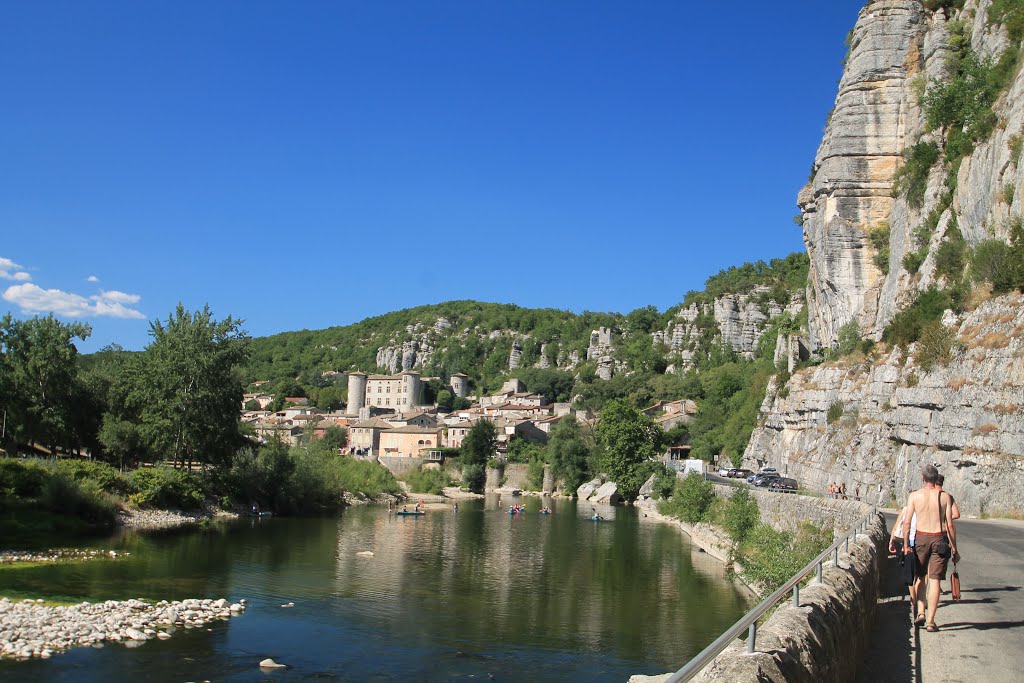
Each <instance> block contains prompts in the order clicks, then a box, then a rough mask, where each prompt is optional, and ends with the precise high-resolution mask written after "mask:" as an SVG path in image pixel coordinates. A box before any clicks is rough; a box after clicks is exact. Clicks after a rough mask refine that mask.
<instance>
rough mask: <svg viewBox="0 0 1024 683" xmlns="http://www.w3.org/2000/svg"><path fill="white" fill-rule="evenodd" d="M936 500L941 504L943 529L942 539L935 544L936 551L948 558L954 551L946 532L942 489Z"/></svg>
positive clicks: (940, 555)
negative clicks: (951, 549)
mask: <svg viewBox="0 0 1024 683" xmlns="http://www.w3.org/2000/svg"><path fill="white" fill-rule="evenodd" d="M936 502H937V503H938V504H939V526H940V528H941V529H942V540H941V541H939V542H938V543H936V544H935V553H936V554H937V555H938V556H939V557H941V558H942V559H944V560H947V559H949V557H950V555H952V554H953V553H952V552H951V551H950V548H949V536H948V535H947V534H946V516H945V515H944V514H942V491H939V495H938V496H937V497H936Z"/></svg>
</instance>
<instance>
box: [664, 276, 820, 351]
mask: <svg viewBox="0 0 1024 683" xmlns="http://www.w3.org/2000/svg"><path fill="white" fill-rule="evenodd" d="M802 307H803V297H802V296H801V295H799V294H797V295H793V296H789V295H788V294H787V296H786V297H785V300H783V301H781V302H780V301H778V300H776V298H772V291H771V289H770V288H769V287H766V286H758V287H754V288H753V289H752V290H750V291H749V292H734V293H727V294H723V295H721V296H718V297H715V299H713V300H712V301H711V302H709V303H691V304H689V305H687V306H684V307H683V308H681V309H680V310H679V312H678V313H677V314H676V316H675V318H674V319H673V320H672V321H671V322H669V324H668V325H667V326H666V328H665V329H664V330H658V331H656V332H654V334H653V337H654V344H655V345H656V346H661V345H664V346H665V347H667V348H668V351H669V353H670V354H672V355H678V356H679V358H680V360H681V365H682V366H683V368H684V369H685V368H688V367H690V366H692V364H693V361H694V358H695V354H696V353H697V349H698V347H699V345H700V342H701V339H702V337H704V336H705V335H707V334H710V335H711V336H713V337H714V338H715V339H716V340H718V341H720V342H721V343H723V344H726V345H728V346H729V347H731V348H732V350H733V351H735V352H736V353H737V354H739V355H740V356H743V357H744V358H748V359H750V358H753V357H754V354H755V352H756V351H757V345H758V342H759V341H760V339H761V335H762V334H764V332H765V330H767V329H768V326H769V324H770V323H771V321H772V320H774V319H775V318H777V317H778V316H780V315H782V314H783V313H789V314H790V315H791V316H793V317H796V316H797V315H798V314H799V313H800V309H801V308H802Z"/></svg>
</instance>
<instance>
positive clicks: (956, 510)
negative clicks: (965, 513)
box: [935, 474, 960, 520]
mask: <svg viewBox="0 0 1024 683" xmlns="http://www.w3.org/2000/svg"><path fill="white" fill-rule="evenodd" d="M945 483H946V477H945V476H943V475H941V474H940V475H939V480H938V481H937V482H935V488H937V489H938V490H940V491H942V485H943V484H945ZM945 494H946V495H947V496H949V502H950V508H949V511H950V513H951V516H950V519H953V520H957V519H960V506H959V505H957V504H956V498H954V497H953V496H952V494H951V493H950V492H949V491H945Z"/></svg>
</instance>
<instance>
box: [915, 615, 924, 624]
mask: <svg viewBox="0 0 1024 683" xmlns="http://www.w3.org/2000/svg"><path fill="white" fill-rule="evenodd" d="M914 626H924V615H923V614H918V615H917V616H916V617H914Z"/></svg>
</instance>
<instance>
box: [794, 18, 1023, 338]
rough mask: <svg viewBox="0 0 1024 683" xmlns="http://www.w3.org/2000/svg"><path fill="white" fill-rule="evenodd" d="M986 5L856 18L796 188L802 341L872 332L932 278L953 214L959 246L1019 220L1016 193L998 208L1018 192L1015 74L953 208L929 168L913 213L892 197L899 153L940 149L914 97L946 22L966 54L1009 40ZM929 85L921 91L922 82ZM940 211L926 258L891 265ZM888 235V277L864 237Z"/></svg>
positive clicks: (938, 64) (966, 167) (944, 54)
mask: <svg viewBox="0 0 1024 683" xmlns="http://www.w3.org/2000/svg"><path fill="white" fill-rule="evenodd" d="M990 5H991V2H990V0H967V1H966V2H965V3H964V8H963V9H962V10H959V11H953V10H948V11H949V12H951V13H952V15H951V16H949V17H947V15H946V12H947V11H946V10H940V11H937V12H931V11H928V10H926V9H925V8H924V6H923V5H922V4H921V3H920V2H917V1H916V0H876V1H875V2H871V3H870V4H868V5H867V6H866V7H865V8H864V9H863V10H861V13H860V17H859V19H858V21H857V25H856V27H855V28H854V30H853V33H852V35H851V40H852V42H851V50H850V54H849V57H848V59H847V63H846V68H845V71H844V73H843V77H842V80H841V81H840V85H839V93H838V96H837V97H836V103H835V109H834V110H833V113H832V115H831V117H830V121H829V124H828V127H827V129H826V133H825V137H824V139H823V140H822V143H821V146H820V148H819V149H818V153H817V156H816V158H815V162H814V164H815V173H814V176H813V178H812V180H811V182H810V183H809V184H808V185H807V186H806V187H805V188H804V189H803V190H802V191H801V192H800V196H799V198H798V204H799V205H800V208H801V210H802V212H803V232H804V242H805V244H806V245H807V251H808V254H809V256H810V259H811V269H810V281H809V285H808V291H807V300H808V306H809V326H810V330H809V331H810V342H811V345H812V346H813V347H815V348H821V347H822V346H831V345H833V344H834V343H835V342H836V340H837V338H838V332H839V328H840V327H841V326H842V325H844V324H845V323H847V322H850V321H856V322H857V323H858V324H859V325H860V328H861V329H862V330H864V331H865V332H866V333H868V334H871V335H873V336H875V337H876V338H877V337H879V336H880V335H881V332H882V330H883V328H884V327H885V325H886V324H887V323H888V322H889V321H890V320H891V319H892V317H893V315H894V314H895V313H896V312H897V311H898V310H899V309H900V307H901V306H902V305H903V304H905V303H906V302H907V301H908V300H909V299H910V298H912V296H913V293H914V292H915V291H917V290H919V289H922V288H925V287H927V286H929V285H930V284H932V283H934V282H935V279H936V275H935V253H936V251H937V246H938V245H939V244H940V243H941V242H942V240H943V239H944V238H945V236H946V232H947V230H948V229H949V226H950V219H951V218H952V217H953V216H954V215H955V216H956V217H957V219H958V223H959V229H960V231H961V233H962V234H963V237H964V239H965V240H966V242H967V243H968V245H975V244H977V243H978V242H980V241H982V240H984V239H988V238H990V237H996V238H1002V239H1006V238H1007V237H1008V234H1009V227H1008V226H1009V218H1010V216H1011V215H1017V216H1019V215H1020V210H1021V204H1020V201H1021V198H1020V195H1021V192H1020V191H1017V192H1015V193H1014V194H1015V196H1013V197H1012V198H1011V199H1010V201H1006V197H1007V196H1008V194H1009V193H1008V192H1007V191H1006V190H1005V188H1006V187H1007V186H1011V187H1015V188H1016V189H1017V190H1020V188H1021V182H1022V180H1024V174H1022V169H1021V168H1020V165H1019V154H1018V155H1017V159H1014V153H1013V151H1012V150H1011V145H1010V144H1009V143H1010V140H1011V138H1013V136H1015V135H1020V134H1021V131H1022V124H1024V76H1022V75H1021V74H1020V73H1018V74H1017V76H1016V77H1015V79H1014V80H1013V82H1012V84H1011V85H1010V87H1009V89H1008V91H1007V92H1006V93H1004V94H1003V95H1002V96H1001V97H1000V99H999V100H998V101H997V103H996V105H995V107H994V109H995V111H996V113H997V114H998V117H999V125H998V126H997V128H996V130H995V132H994V133H993V134H992V135H991V136H990V137H989V138H988V139H987V140H985V141H983V142H981V143H979V144H977V145H976V146H975V148H974V150H973V152H972V153H971V154H969V155H968V156H967V157H966V158H965V159H964V161H963V163H962V165H961V166H960V170H959V174H958V176H957V180H958V182H957V186H956V189H955V192H954V196H953V200H952V202H951V203H950V204H949V206H948V207H946V208H945V209H943V208H942V206H941V205H940V203H941V202H942V199H941V198H942V195H943V192H944V184H945V173H944V171H943V169H942V167H941V164H936V165H935V167H934V168H933V169H932V172H931V174H930V176H929V178H928V183H927V189H926V191H925V193H924V202H923V205H922V206H921V207H920V208H914V207H911V206H910V205H908V203H907V201H906V199H905V198H902V197H901V198H894V197H893V196H892V195H893V193H892V187H893V180H894V177H895V175H896V172H897V169H898V168H899V167H900V166H901V165H902V163H903V157H902V154H903V152H904V150H905V149H906V148H908V147H910V146H911V145H913V144H915V143H916V142H917V141H918V140H920V139H922V136H924V138H923V139H926V140H931V139H935V140H936V141H937V142H938V143H939V144H940V147H941V146H944V144H945V141H944V140H943V139H942V137H941V135H940V134H939V132H932V133H926V131H925V127H924V107H923V106H922V104H923V103H922V96H921V93H922V92H924V86H925V84H927V83H934V82H937V81H939V80H941V79H942V78H944V76H945V75H946V68H947V58H948V57H949V54H950V50H951V48H950V27H951V26H952V24H951V23H950V22H952V21H957V22H963V23H964V24H965V25H966V33H967V35H969V37H970V42H971V44H972V47H973V49H974V51H975V53H976V54H978V55H980V56H982V57H983V58H996V57H998V55H1000V54H1001V53H1002V51H1003V50H1004V49H1005V48H1006V47H1007V45H1008V44H1009V41H1008V37H1007V33H1006V29H1005V28H1004V27H1001V26H998V25H993V24H992V23H991V22H990V21H989V18H988V13H987V10H988V7H989V6H990ZM929 87H931V86H929ZM937 207H938V208H939V209H940V210H941V217H940V218H939V222H938V226H937V229H935V231H934V233H933V234H932V235H931V237H930V240H931V245H930V246H931V247H932V248H930V249H929V250H928V256H927V259H926V260H925V262H924V264H923V265H922V267H921V268H920V269H919V272H918V273H908V272H907V271H906V270H905V269H904V268H903V267H901V261H902V260H903V257H904V256H905V255H906V254H908V253H909V252H911V251H914V250H915V249H917V245H916V244H914V237H913V235H914V229H915V228H916V227H917V226H918V225H920V224H921V222H922V220H923V218H924V217H925V216H927V215H928V214H929V213H931V212H932V210H933V209H936V208H937ZM886 227H887V228H888V233H889V235H888V242H889V263H890V264H891V265H890V267H889V272H888V273H885V272H883V270H882V269H881V268H880V267H879V266H878V265H876V263H875V258H874V257H875V255H876V251H875V249H873V248H872V246H871V244H870V243H869V239H868V234H869V233H870V232H871V231H872V230H878V229H883V230H884V229H885V228H886Z"/></svg>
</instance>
